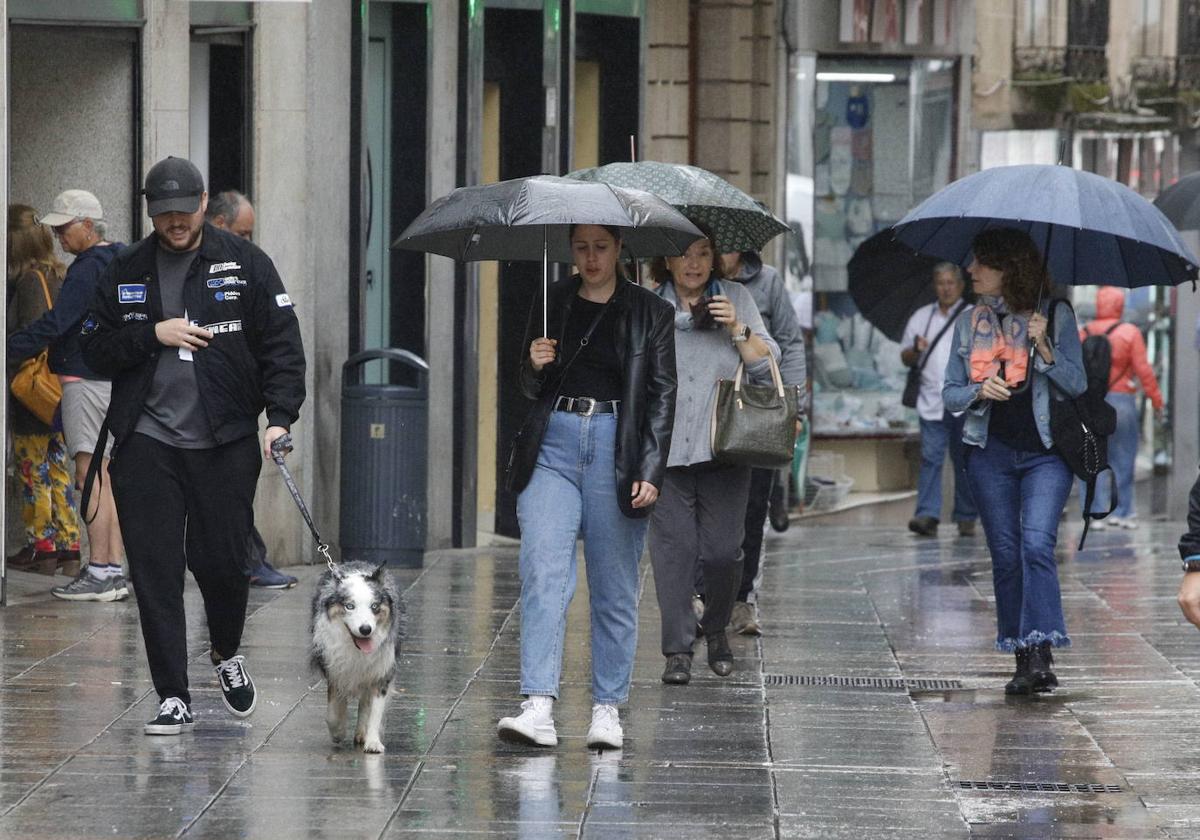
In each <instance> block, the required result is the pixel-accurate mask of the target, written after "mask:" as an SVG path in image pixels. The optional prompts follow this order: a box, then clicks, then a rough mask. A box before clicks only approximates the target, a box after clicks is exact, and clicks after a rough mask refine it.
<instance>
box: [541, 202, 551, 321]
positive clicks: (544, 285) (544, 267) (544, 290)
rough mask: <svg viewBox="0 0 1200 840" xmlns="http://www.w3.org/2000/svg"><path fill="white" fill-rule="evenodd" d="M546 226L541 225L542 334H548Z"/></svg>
mask: <svg viewBox="0 0 1200 840" xmlns="http://www.w3.org/2000/svg"><path fill="white" fill-rule="evenodd" d="M546 230H547V226H546V225H542V336H543V337H549V335H550V280H549V277H550V261H549V259H548V256H547V252H548V248H547V244H546V239H547V233H546Z"/></svg>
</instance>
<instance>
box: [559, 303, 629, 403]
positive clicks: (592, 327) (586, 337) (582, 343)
mask: <svg viewBox="0 0 1200 840" xmlns="http://www.w3.org/2000/svg"><path fill="white" fill-rule="evenodd" d="M618 288H619V287H618ZM616 296H617V292H616V290H614V291H613V293H612V295H610V296H609V298H608V300H606V301H605V302H604V306H602V307H601V308H600V311H599V312H597V313H596V317H595V318H593V319H592V323H591V324H589V325H588V328H587V331H586V332H584V334H583V336H582V337H581V338H580V339H579V347H578V348H576V350H575V353H574V354H573V355H572V356H571V358H570V359H568V360H567V363H566V364H564V365H563V366H562V370H561V371H560V372H559V374H558V387H557V388H555V389H554V397H553V399H551V401H550V402H551V404H553V403H554V402H556V401H557V400H558V398H559V396H560V395H561V394H562V383H563V380H564V379H566V377H567V371H568V370H570V369H571V365H573V364H575V360H576V359H578V358H579V354H580V353H582V352H583V348H584V347H587V345H588V342H589V341H590V340H591V338H592V333H594V332H595V331H596V327H598V326H600V319H602V318H603V317H604V313H605V312H607V311H608V307H609V306H611V305H612V302H613V299H614V298H616ZM564 332H565V331H564ZM563 337H564V338H565V337H566V336H565V335H564V336H563Z"/></svg>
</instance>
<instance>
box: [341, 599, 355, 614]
mask: <svg viewBox="0 0 1200 840" xmlns="http://www.w3.org/2000/svg"><path fill="white" fill-rule="evenodd" d="M342 606H343V607H345V608H346V609H348V610H350V612H354V602H353V601H345V602H343V603H342Z"/></svg>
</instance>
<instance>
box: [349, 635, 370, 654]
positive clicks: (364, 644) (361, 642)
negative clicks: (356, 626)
mask: <svg viewBox="0 0 1200 840" xmlns="http://www.w3.org/2000/svg"><path fill="white" fill-rule="evenodd" d="M354 646H355V647H357V648H358V649H359V650H361V651H362V652H363V653H370V652H371V651H373V650H375V639H374V638H373V637H371V636H367V637H366V638H365V639H360V638H359V637H358V636H355V637H354Z"/></svg>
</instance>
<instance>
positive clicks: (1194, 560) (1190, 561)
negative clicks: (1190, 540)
mask: <svg viewBox="0 0 1200 840" xmlns="http://www.w3.org/2000/svg"><path fill="white" fill-rule="evenodd" d="M1182 565H1183V570H1184V571H1185V572H1200V556H1197V555H1194V554H1193V555H1192V556H1190V557H1186V558H1184V561H1183V564H1182Z"/></svg>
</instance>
